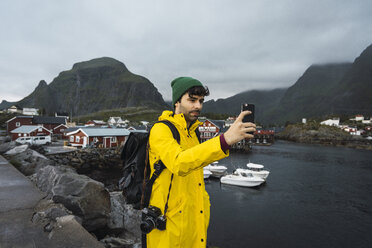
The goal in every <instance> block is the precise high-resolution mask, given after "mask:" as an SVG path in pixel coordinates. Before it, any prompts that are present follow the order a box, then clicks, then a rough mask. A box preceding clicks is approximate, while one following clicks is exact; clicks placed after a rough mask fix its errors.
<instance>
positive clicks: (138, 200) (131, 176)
mask: <svg viewBox="0 0 372 248" xmlns="http://www.w3.org/2000/svg"><path fill="white" fill-rule="evenodd" d="M156 123H164V124H165V125H167V126H168V127H169V129H170V130H171V131H172V134H173V138H174V139H175V140H177V142H178V143H180V134H179V132H178V130H177V128H176V127H175V126H174V125H173V124H172V123H171V122H169V121H166V120H163V121H158V122H156ZM156 123H155V124H156ZM149 136H150V131H149V132H148V133H136V132H132V133H130V135H129V136H128V139H127V141H126V143H125V145H124V148H123V151H122V153H121V159H122V160H123V177H122V178H121V179H120V181H119V189H120V190H122V191H123V195H124V197H125V198H126V202H127V203H129V204H132V205H133V207H134V208H135V209H142V208H144V207H147V206H148V203H149V201H150V196H151V191H152V184H153V183H154V181H155V179H156V178H157V177H159V175H160V173H161V172H162V171H163V169H164V168H165V166H164V164H163V163H162V162H161V161H159V162H160V163H158V164H157V165H156V166H155V170H156V171H155V172H154V173H153V176H152V177H151V178H150V173H151V169H150V163H149V159H148V152H149V151H148V148H149V146H148V140H149ZM198 137H199V136H198Z"/></svg>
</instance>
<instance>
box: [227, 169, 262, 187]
mask: <svg viewBox="0 0 372 248" xmlns="http://www.w3.org/2000/svg"><path fill="white" fill-rule="evenodd" d="M264 182H265V180H264V179H262V178H260V177H255V176H253V175H252V174H251V173H245V172H243V171H241V170H235V171H234V172H233V174H229V175H226V176H223V177H221V183H223V184H229V185H235V186H241V187H257V186H259V185H261V184H262V183H264Z"/></svg>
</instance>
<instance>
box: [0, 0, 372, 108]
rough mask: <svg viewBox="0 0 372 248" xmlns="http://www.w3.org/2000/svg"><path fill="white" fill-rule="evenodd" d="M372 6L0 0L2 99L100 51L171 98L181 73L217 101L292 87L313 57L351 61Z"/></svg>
mask: <svg viewBox="0 0 372 248" xmlns="http://www.w3.org/2000/svg"><path fill="white" fill-rule="evenodd" d="M371 13H372V1H370V0H355V1H350V0H311V1H307V0H277V1H274V0H272V1H268V0H249V1H246V0H234V1H226V0H198V1H196V0H187V1H183V0H179V1H175V0H158V1H148V0H141V1H126V0H107V1H99V0H89V1H88V0H86V1H83V0H64V1H57V0H50V1H37V0H33V1H24V0H23V1H20V0H2V1H1V2H0V30H1V36H0V58H1V59H0V102H1V100H7V101H18V100H21V99H22V98H24V97H25V96H27V95H29V94H30V93H31V92H32V91H33V90H34V89H35V87H36V86H37V85H38V83H39V81H40V80H45V81H46V82H47V83H48V84H49V83H51V82H52V80H53V79H54V78H55V77H57V76H58V74H59V73H60V72H61V71H66V70H70V69H71V68H72V66H73V64H74V63H77V62H81V61H88V60H91V59H94V58H99V57H112V58H115V59H117V60H119V61H121V62H123V63H124V64H125V65H126V67H127V68H128V69H129V70H130V71H131V72H132V73H135V74H138V75H142V76H144V77H146V78H148V79H149V80H150V81H151V82H152V83H153V84H154V85H155V87H156V88H157V89H158V90H159V92H160V93H161V94H162V95H163V98H164V99H165V100H170V99H171V87H170V82H171V81H172V80H173V79H174V78H176V77H179V76H192V77H194V78H197V79H199V80H200V81H201V82H202V83H203V84H205V85H207V86H208V88H209V90H210V92H211V95H210V96H209V97H208V98H209V99H218V98H227V97H229V96H232V95H235V94H238V93H240V92H242V91H246V90H253V89H260V90H262V89H274V88H284V87H290V86H291V85H293V84H294V83H295V82H296V80H297V79H298V78H299V77H300V76H301V75H302V74H303V73H304V71H305V70H306V69H307V68H308V67H309V66H311V65H312V64H326V63H342V62H353V61H354V59H355V58H356V57H358V56H359V55H360V53H361V52H362V51H363V50H364V49H365V48H366V47H367V46H368V45H370V44H372V25H371V24H372V14H371ZM207 100H208V99H207Z"/></svg>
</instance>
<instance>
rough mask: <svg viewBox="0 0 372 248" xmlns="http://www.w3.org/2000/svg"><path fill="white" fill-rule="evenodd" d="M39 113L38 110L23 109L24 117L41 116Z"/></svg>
mask: <svg viewBox="0 0 372 248" xmlns="http://www.w3.org/2000/svg"><path fill="white" fill-rule="evenodd" d="M38 111H39V109H36V108H23V114H24V115H39V113H38Z"/></svg>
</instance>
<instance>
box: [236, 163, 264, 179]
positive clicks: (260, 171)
mask: <svg viewBox="0 0 372 248" xmlns="http://www.w3.org/2000/svg"><path fill="white" fill-rule="evenodd" d="M247 167H248V169H238V170H243V171H244V172H246V173H252V175H253V176H255V177H260V178H262V179H264V180H266V178H267V177H268V176H269V174H270V171H268V170H264V166H263V165H262V164H254V163H251V162H249V163H248V164H247Z"/></svg>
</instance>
